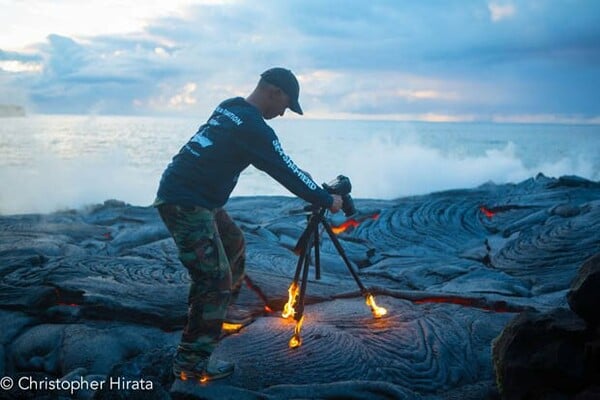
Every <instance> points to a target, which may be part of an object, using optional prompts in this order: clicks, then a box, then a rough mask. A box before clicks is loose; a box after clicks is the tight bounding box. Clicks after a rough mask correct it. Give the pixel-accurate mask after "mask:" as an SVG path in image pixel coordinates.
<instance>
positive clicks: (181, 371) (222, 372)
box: [173, 352, 235, 383]
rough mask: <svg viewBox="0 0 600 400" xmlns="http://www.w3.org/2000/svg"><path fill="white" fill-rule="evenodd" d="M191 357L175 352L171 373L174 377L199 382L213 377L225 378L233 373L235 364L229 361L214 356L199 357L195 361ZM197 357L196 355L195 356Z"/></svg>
mask: <svg viewBox="0 0 600 400" xmlns="http://www.w3.org/2000/svg"><path fill="white" fill-rule="evenodd" d="M192 358H193V357H190V356H186V355H185V354H182V353H179V352H178V353H177V354H176V355H175V359H174V360H173V375H175V377H176V378H178V379H181V380H182V381H186V380H188V379H195V380H199V381H200V382H201V383H204V382H208V381H212V380H215V379H221V378H226V377H228V376H229V375H231V374H233V370H234V368H235V365H234V364H233V363H231V362H227V361H222V360H218V359H216V358H214V357H211V358H208V359H207V358H201V359H199V360H197V361H196V362H193V361H192V360H191V359H192ZM196 358H197V357H196Z"/></svg>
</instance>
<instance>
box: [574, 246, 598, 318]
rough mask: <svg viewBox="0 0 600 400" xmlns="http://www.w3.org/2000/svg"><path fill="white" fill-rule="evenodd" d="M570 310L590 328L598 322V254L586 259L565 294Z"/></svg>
mask: <svg viewBox="0 0 600 400" xmlns="http://www.w3.org/2000/svg"><path fill="white" fill-rule="evenodd" d="M567 300H568V302H569V306H570V307H571V310H573V311H574V312H575V313H576V314H577V315H579V316H580V317H581V318H583V319H584V320H585V321H586V322H587V323H588V324H589V325H590V327H591V328H594V327H596V326H597V325H598V323H599V322H600V310H599V309H598V307H599V305H600V253H598V254H596V255H595V256H593V257H591V258H590V259H588V260H587V261H586V262H585V263H584V264H583V266H582V267H581V268H580V269H579V273H578V274H577V277H576V278H575V280H574V281H573V283H572V284H571V290H569V293H567Z"/></svg>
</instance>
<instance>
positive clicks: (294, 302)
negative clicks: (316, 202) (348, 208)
mask: <svg viewBox="0 0 600 400" xmlns="http://www.w3.org/2000/svg"><path fill="white" fill-rule="evenodd" d="M311 210H312V214H311V215H310V219H309V222H308V226H307V227H306V229H305V231H304V232H303V233H302V235H301V236H300V239H298V243H297V244H296V247H295V248H294V252H295V253H296V254H298V256H299V258H298V263H297V264H296V272H295V275H294V280H293V281H292V284H291V285H290V287H289V289H288V295H289V298H288V302H287V304H286V305H285V307H284V309H283V313H282V314H281V315H282V317H284V318H289V317H292V316H293V317H294V319H295V320H296V327H295V329H294V335H293V336H292V338H291V339H290V342H289V346H290V348H297V347H299V346H300V345H301V344H302V339H301V337H300V329H301V328H302V323H303V321H304V296H305V294H306V287H307V285H308V269H309V266H310V250H311V248H312V247H315V269H316V278H317V279H319V278H320V252H319V241H320V238H319V224H321V225H323V227H324V228H325V230H326V231H327V233H328V234H329V237H330V238H331V241H332V242H333V245H334V246H335V248H336V250H337V251H338V253H339V254H340V256H341V257H342V259H343V260H344V263H345V264H346V267H347V268H348V271H350V274H351V275H352V277H353V278H354V281H355V282H356V284H357V285H358V288H359V289H360V292H361V294H362V295H363V296H365V299H366V303H367V305H368V306H369V307H370V308H371V312H372V313H373V316H374V317H375V318H380V317H382V316H384V315H385V314H387V310H386V309H385V308H383V307H379V306H378V305H377V304H376V303H375V297H374V296H373V294H371V293H370V292H369V291H368V290H367V288H366V287H365V286H364V285H363V284H362V282H361V280H360V278H359V277H358V274H357V273H356V272H355V271H354V269H352V265H351V264H350V260H349V259H348V256H347V255H346V252H345V251H344V248H343V247H342V245H341V244H340V242H339V240H338V238H337V236H336V235H335V233H333V230H332V228H331V226H330V225H329V223H328V222H327V220H325V218H324V215H325V211H326V209H325V208H321V209H315V208H311ZM300 272H302V282H301V285H300V287H298V280H299V278H300Z"/></svg>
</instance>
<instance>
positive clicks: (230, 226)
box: [215, 208, 246, 296]
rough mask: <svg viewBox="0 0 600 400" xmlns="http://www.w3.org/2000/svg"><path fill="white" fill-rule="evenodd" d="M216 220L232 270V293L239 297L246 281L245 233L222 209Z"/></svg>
mask: <svg viewBox="0 0 600 400" xmlns="http://www.w3.org/2000/svg"><path fill="white" fill-rule="evenodd" d="M215 220H216V222H217V228H218V230H219V237H220V238H221V242H222V243H223V247H224V249H225V254H227V259H228V260H229V267H230V268H231V292H232V295H233V296H237V294H238V293H239V291H240V288H241V286H242V283H243V281H244V274H245V270H246V241H245V239H244V233H243V232H242V230H241V229H240V228H239V227H238V226H237V225H236V224H235V222H233V220H232V219H231V217H230V216H229V214H227V212H226V211H225V210H224V209H222V208H220V209H218V210H217V211H216V214H215Z"/></svg>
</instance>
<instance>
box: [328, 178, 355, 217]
mask: <svg viewBox="0 0 600 400" xmlns="http://www.w3.org/2000/svg"><path fill="white" fill-rule="evenodd" d="M323 188H324V189H325V190H326V191H327V192H328V193H329V194H337V195H340V196H341V197H342V211H344V215H346V217H350V216H351V215H354V214H356V208H355V207H354V200H352V197H351V196H350V191H351V190H352V184H351V183H350V179H349V178H348V177H347V176H344V175H338V176H337V178H335V179H334V180H332V181H331V182H329V183H324V184H323Z"/></svg>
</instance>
